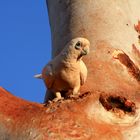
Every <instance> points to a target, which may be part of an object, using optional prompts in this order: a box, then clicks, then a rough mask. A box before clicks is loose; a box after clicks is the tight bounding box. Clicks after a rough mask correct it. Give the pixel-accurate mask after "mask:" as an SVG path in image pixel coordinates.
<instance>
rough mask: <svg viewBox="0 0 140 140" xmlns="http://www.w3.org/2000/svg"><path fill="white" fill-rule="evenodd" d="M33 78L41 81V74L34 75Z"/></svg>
mask: <svg viewBox="0 0 140 140" xmlns="http://www.w3.org/2000/svg"><path fill="white" fill-rule="evenodd" d="M34 77H35V78H38V79H42V74H36V75H34Z"/></svg>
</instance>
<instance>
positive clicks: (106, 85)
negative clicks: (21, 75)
mask: <svg viewBox="0 0 140 140" xmlns="http://www.w3.org/2000/svg"><path fill="white" fill-rule="evenodd" d="M47 5H48V11H49V18H50V25H51V32H52V48H53V49H52V57H55V56H56V55H57V54H58V53H59V52H60V51H61V50H62V48H63V47H64V46H65V44H66V43H67V42H68V41H70V40H71V39H73V38H75V37H85V38H87V39H88V40H89V41H90V43H91V47H90V54H89V55H87V56H86V57H85V59H84V62H85V63H86V65H87V68H88V78H87V81H86V83H85V84H84V86H82V87H81V95H80V96H79V97H77V98H70V99H67V100H62V101H60V102H56V103H54V102H51V103H50V104H47V105H40V104H36V103H30V102H27V101H23V100H21V99H18V98H16V97H14V96H12V95H11V94H9V93H8V92H7V91H5V90H4V89H2V88H1V89H0V93H1V94H0V110H1V114H0V120H1V121H0V124H1V125H0V134H1V136H0V138H1V140H5V139H8V140H16V139H17V140H20V139H22V140H24V139H25V140H30V139H31V140H32V139H35V140H47V139H49V140H54V139H55V140H59V139H62V140H64V139H68V140H70V139H71V140H76V139H77V140H93V139H95V140H138V139H140V136H139V131H140V124H139V120H140V118H139V116H140V114H139V113H140V112H139V106H140V104H139V101H140V91H139V90H140V70H139V67H140V51H139V47H140V46H139V45H140V44H139V42H140V37H139V35H140V22H139V23H138V25H135V26H134V24H137V20H138V19H140V1H139V0H133V1H132V0H127V1H126V0H117V1H115V0H112V1H109V0H87V1H86V0H47Z"/></svg>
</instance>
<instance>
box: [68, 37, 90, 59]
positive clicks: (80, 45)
mask: <svg viewBox="0 0 140 140" xmlns="http://www.w3.org/2000/svg"><path fill="white" fill-rule="evenodd" d="M69 46H70V48H69V49H70V50H71V52H72V53H73V54H74V55H75V57H77V60H79V59H81V58H82V56H84V55H87V54H88V53H89V47H90V42H89V41H88V40H87V39H86V38H80V37H79V38H75V39H72V40H71V42H70V44H69Z"/></svg>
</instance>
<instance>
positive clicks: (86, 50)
mask: <svg viewBox="0 0 140 140" xmlns="http://www.w3.org/2000/svg"><path fill="white" fill-rule="evenodd" d="M88 53H89V50H88V49H83V50H82V52H81V55H87V54H88Z"/></svg>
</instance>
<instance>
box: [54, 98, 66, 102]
mask: <svg viewBox="0 0 140 140" xmlns="http://www.w3.org/2000/svg"><path fill="white" fill-rule="evenodd" d="M63 99H64V98H63V97H61V98H58V97H56V98H54V99H53V100H52V101H53V102H58V101H61V100H63Z"/></svg>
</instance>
